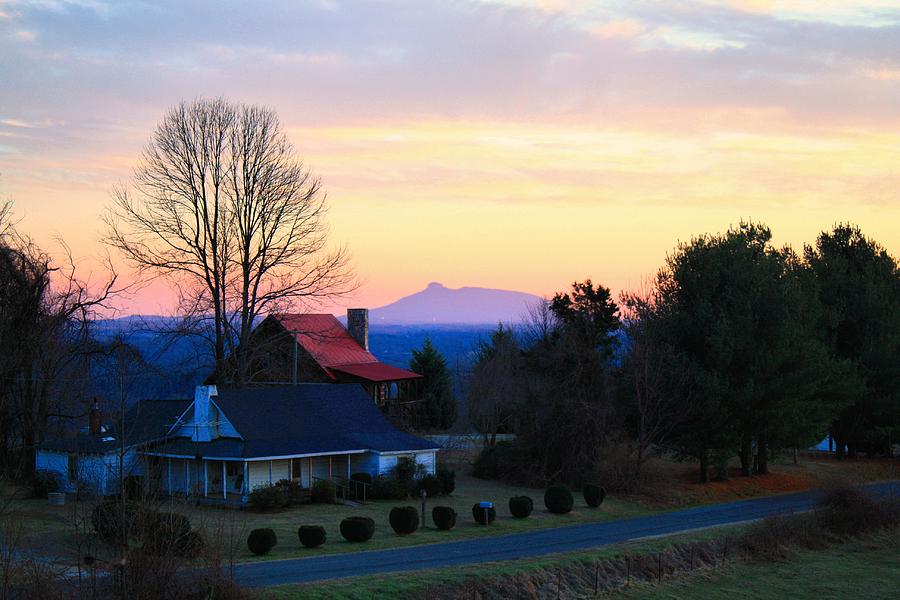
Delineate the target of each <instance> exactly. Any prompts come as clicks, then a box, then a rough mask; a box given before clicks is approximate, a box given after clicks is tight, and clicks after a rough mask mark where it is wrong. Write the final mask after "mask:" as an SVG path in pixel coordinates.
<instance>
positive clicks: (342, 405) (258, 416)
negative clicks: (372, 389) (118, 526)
mask: <svg viewBox="0 0 900 600" xmlns="http://www.w3.org/2000/svg"><path fill="white" fill-rule="evenodd" d="M215 402H216V404H217V405H218V406H219V408H221V410H222V412H223V413H224V414H225V416H227V417H228V419H229V420H230V421H231V424H232V425H233V426H234V428H235V429H236V430H237V431H238V433H240V435H241V437H242V438H243V441H241V440H228V441H227V442H226V441H225V440H223V439H221V438H220V439H218V440H213V441H212V442H206V443H198V442H191V441H190V440H189V439H185V438H182V439H173V440H169V441H166V442H163V443H160V444H155V445H154V446H153V448H152V449H150V450H149V451H150V452H153V453H160V454H171V455H179V456H196V455H201V456H209V457H220V458H267V457H277V456H302V455H307V454H308V455H313V454H324V453H328V454H331V453H345V452H362V451H367V450H374V451H376V452H413V451H417V450H437V449H438V448H437V446H436V445H435V444H434V443H432V442H429V441H426V440H423V439H421V438H419V437H416V436H414V435H411V434H409V433H405V432H402V431H399V430H398V429H396V428H395V427H394V426H393V425H392V424H391V423H390V422H389V421H388V420H387V418H386V417H385V416H384V415H383V414H382V413H381V411H380V410H379V409H378V407H377V406H375V404H374V403H373V402H372V399H371V398H370V397H369V396H368V394H366V393H365V391H363V389H362V388H361V387H360V386H359V385H356V384H330V383H303V384H299V385H293V386H283V387H267V388H242V389H219V394H218V396H217V397H215ZM217 452H218V453H227V455H223V454H217Z"/></svg>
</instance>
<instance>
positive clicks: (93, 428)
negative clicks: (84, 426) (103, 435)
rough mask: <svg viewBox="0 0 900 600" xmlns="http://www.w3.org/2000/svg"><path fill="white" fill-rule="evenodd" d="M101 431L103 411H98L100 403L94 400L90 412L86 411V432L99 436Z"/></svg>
mask: <svg viewBox="0 0 900 600" xmlns="http://www.w3.org/2000/svg"><path fill="white" fill-rule="evenodd" d="M102 429H103V411H101V410H100V402H99V401H98V400H97V399H96V398H94V403H93V404H92V405H91V410H90V411H88V431H89V432H90V433H91V435H100V432H101V430H102Z"/></svg>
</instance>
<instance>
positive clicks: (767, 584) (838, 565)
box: [616, 531, 900, 600]
mask: <svg viewBox="0 0 900 600" xmlns="http://www.w3.org/2000/svg"><path fill="white" fill-rule="evenodd" d="M616 597H617V598H621V599H622V600H647V599H650V598H660V599H661V598H666V599H672V600H676V599H677V600H695V599H696V600H700V599H703V600H717V599H721V600H725V599H729V600H730V599H732V598H792V599H793V600H826V599H829V598H841V599H843V598H854V599H855V600H866V599H872V600H875V599H881V598H900V535H898V534H897V532H896V531H895V532H893V533H885V534H881V535H879V536H878V537H875V538H871V539H867V540H865V541H857V542H852V543H847V544H841V545H838V546H835V547H833V548H830V549H828V550H825V551H821V552H801V553H798V554H797V555H796V556H794V557H792V558H791V559H790V560H787V561H784V562H776V563H744V564H735V565H732V566H729V567H725V568H723V569H721V570H714V571H707V572H705V573H703V574H695V575H689V576H686V577H684V578H681V579H678V580H674V581H672V582H669V583H664V584H662V585H659V586H650V585H636V586H634V587H633V588H631V589H630V590H626V591H623V592H619V593H617V594H616Z"/></svg>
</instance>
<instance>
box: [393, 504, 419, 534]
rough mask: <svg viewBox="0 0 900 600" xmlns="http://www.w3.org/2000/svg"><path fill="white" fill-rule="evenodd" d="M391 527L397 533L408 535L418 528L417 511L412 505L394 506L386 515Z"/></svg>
mask: <svg viewBox="0 0 900 600" xmlns="http://www.w3.org/2000/svg"><path fill="white" fill-rule="evenodd" d="M388 522H390V524H391V529H393V530H394V533H396V534H397V535H409V534H411V533H415V532H416V529H418V528H419V511H417V510H416V509H415V507H412V506H395V507H394V508H392V509H391V514H390V515H388Z"/></svg>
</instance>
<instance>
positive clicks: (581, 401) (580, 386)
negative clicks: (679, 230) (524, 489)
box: [466, 223, 900, 484]
mask: <svg viewBox="0 0 900 600" xmlns="http://www.w3.org/2000/svg"><path fill="white" fill-rule="evenodd" d="M898 275H900V273H898V266H897V262H896V260H895V259H894V258H893V257H892V256H891V255H890V254H888V252H887V251H886V250H885V249H884V248H883V247H882V246H881V245H879V244H878V243H877V242H875V241H874V240H872V239H870V238H868V237H866V236H865V235H864V234H863V233H862V232H861V231H860V230H859V228H857V227H854V226H851V225H845V224H841V225H837V226H836V227H834V228H833V230H831V231H827V232H823V233H821V234H820V235H819V237H818V238H817V239H816V241H815V243H814V244H810V245H806V246H804V248H803V250H802V252H797V251H794V250H793V249H791V248H790V247H786V246H785V247H776V246H775V245H774V244H773V243H772V235H771V231H770V230H769V228H768V227H766V226H764V225H760V224H756V223H741V224H740V225H738V226H737V227H733V228H731V229H729V230H728V231H727V232H726V233H723V234H715V235H713V234H706V235H701V236H698V237H696V238H694V239H692V240H691V241H689V242H687V243H682V244H679V245H678V246H677V247H676V248H675V249H674V251H673V252H672V253H671V254H670V255H669V256H668V257H667V258H666V261H665V264H664V265H663V266H662V268H661V269H659V271H658V273H657V274H656V277H655V278H654V279H653V280H652V281H651V282H650V284H649V285H648V286H646V289H644V290H641V291H639V292H629V293H624V294H622V295H621V297H620V299H619V302H618V303H617V302H615V301H614V300H613V298H612V296H611V293H610V290H609V289H607V288H605V287H603V286H602V285H597V286H595V285H594V284H593V283H592V282H591V281H590V280H588V281H585V282H583V283H575V284H574V285H573V286H572V288H571V290H569V291H567V292H563V293H559V294H557V295H556V296H554V297H553V298H552V300H550V301H549V302H547V303H545V304H544V305H541V306H538V307H536V308H535V309H534V310H533V311H532V312H531V314H530V315H529V317H528V319H526V322H525V323H524V324H522V325H521V326H519V327H516V328H509V327H507V326H503V325H501V326H500V327H498V328H497V330H496V331H494V332H493V333H492V335H491V336H490V338H489V339H488V340H486V341H484V342H483V343H482V344H481V345H480V347H479V348H478V350H477V356H476V359H475V361H474V365H473V368H472V369H471V373H470V375H469V377H468V387H467V392H466V397H467V405H468V413H469V417H470V420H471V422H472V424H473V425H474V426H475V427H476V428H477V429H478V430H479V431H481V432H482V433H483V434H484V435H485V437H486V441H487V442H488V446H489V448H488V450H487V451H486V453H485V454H484V455H483V456H482V460H480V461H479V462H480V465H476V469H478V468H479V467H480V468H481V469H482V470H483V472H484V474H485V475H487V476H501V477H508V478H513V479H518V480H523V481H531V482H534V483H545V482H548V481H566V482H570V483H576V484H577V483H580V482H582V481H585V480H587V479H589V478H595V477H597V476H598V474H599V473H598V470H603V476H604V477H606V478H616V477H619V478H621V479H622V480H634V479H636V478H638V477H639V476H640V474H641V468H642V466H643V465H644V463H645V462H646V461H647V460H648V458H649V457H650V456H652V455H653V454H654V453H655V452H659V451H667V452H670V453H672V454H673V455H674V456H675V457H676V458H679V459H686V460H687V459H689V460H694V461H697V462H698V463H699V465H700V466H699V479H700V481H703V482H705V481H707V480H708V479H709V477H710V471H711V470H712V469H713V468H715V471H716V474H717V476H721V477H725V476H727V466H728V463H729V461H730V460H731V459H733V458H735V457H737V458H739V460H740V465H741V474H742V475H751V474H753V473H766V472H767V471H768V462H769V460H770V458H771V457H772V456H774V455H776V454H777V453H779V452H781V451H784V450H790V449H794V450H796V449H798V448H806V447H809V446H811V445H813V444H815V443H817V442H819V441H820V440H822V439H823V438H824V437H825V436H826V435H830V436H831V439H832V440H833V442H834V444H835V449H836V450H835V451H836V452H837V454H838V455H839V456H851V457H852V456H855V455H857V454H858V453H860V452H864V453H866V454H869V455H872V454H889V453H890V452H891V445H892V444H893V443H896V442H898V441H900V397H898V389H900V363H898V361H897V356H898V355H900V353H898V351H900V276H898ZM501 432H514V433H515V434H516V440H515V442H514V443H513V444H512V445H510V446H505V445H504V446H499V445H493V443H492V442H493V440H494V438H495V436H496V434H497V433H501Z"/></svg>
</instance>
